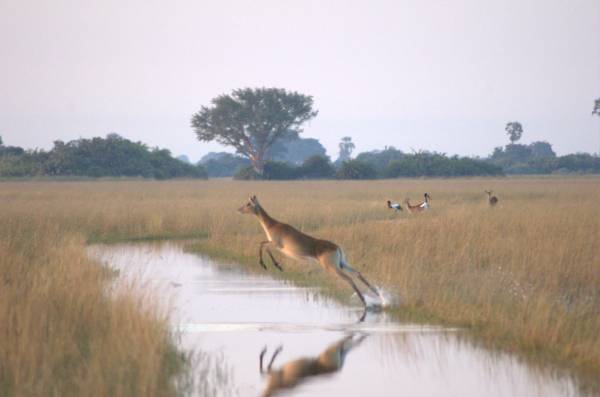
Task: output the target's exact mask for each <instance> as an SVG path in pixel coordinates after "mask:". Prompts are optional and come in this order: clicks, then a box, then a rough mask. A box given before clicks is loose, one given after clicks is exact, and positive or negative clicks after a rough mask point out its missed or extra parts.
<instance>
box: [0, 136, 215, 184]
mask: <svg viewBox="0 0 600 397" xmlns="http://www.w3.org/2000/svg"><path fill="white" fill-rule="evenodd" d="M14 153H15V151H14V150H13V151H12V152H10V153H6V151H4V150H3V151H0V176H4V177H25V176H86V177H107V176H108V177H121V176H129V177H144V178H156V179H169V178H180V177H187V178H206V177H207V175H206V171H205V170H204V168H202V167H201V166H194V165H191V164H187V163H185V162H183V161H180V160H177V159H175V158H173V157H172V156H171V153H170V152H169V151H168V150H166V149H158V148H156V149H152V150H150V149H148V147H147V146H146V145H144V144H142V143H140V142H132V141H129V140H127V139H125V138H122V137H120V136H118V135H116V134H110V135H108V136H107V137H106V138H92V139H78V140H74V141H70V142H67V143H64V142H62V141H56V142H54V147H53V148H52V150H50V151H48V152H45V151H22V152H21V154H14Z"/></svg>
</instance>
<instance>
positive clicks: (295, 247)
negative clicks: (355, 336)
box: [238, 196, 383, 318]
mask: <svg viewBox="0 0 600 397" xmlns="http://www.w3.org/2000/svg"><path fill="white" fill-rule="evenodd" d="M238 211H239V212H240V213H242V214H254V215H256V216H257V217H258V220H259V222H260V224H261V226H262V228H263V230H264V232H265V234H266V235H267V241H263V242H262V243H261V245H260V248H259V264H260V265H261V266H262V267H263V268H264V269H266V268H267V267H266V265H265V264H264V261H263V256H262V250H263V248H265V247H266V250H267V253H268V254H269V256H270V257H271V260H272V261H273V264H274V265H275V266H276V267H277V268H278V269H279V270H281V271H283V269H282V268H281V266H280V265H279V263H277V261H276V260H275V258H274V257H273V255H272V254H271V251H269V246H271V247H274V248H277V249H278V250H279V251H281V252H282V253H283V254H284V255H286V256H287V257H290V258H293V259H297V260H315V261H317V262H318V263H319V264H320V265H321V267H322V268H323V269H325V270H326V271H327V272H328V273H330V274H336V275H338V276H339V277H341V278H342V279H344V281H346V282H347V283H348V284H350V286H351V287H352V289H353V290H354V291H355V292H356V294H357V295H358V297H359V299H360V300H361V302H362V303H363V305H364V306H365V307H366V306H367V302H366V300H365V298H364V296H363V294H362V292H361V291H360V290H359V289H358V287H357V286H356V283H355V282H354V280H353V279H352V278H351V277H350V276H349V275H348V274H346V272H349V273H351V274H354V275H355V276H356V277H358V279H359V280H360V281H362V282H363V283H364V284H365V285H366V286H367V287H368V288H369V289H370V290H371V291H372V292H373V293H375V294H376V295H379V296H380V298H381V295H380V294H379V292H378V291H377V290H376V289H375V288H374V287H373V286H372V285H371V284H370V283H369V282H368V281H367V280H366V279H365V278H364V277H363V275H362V274H361V273H360V272H358V271H357V270H355V269H353V268H352V267H350V265H349V264H348V263H347V262H346V259H345V257H344V253H343V251H342V249H341V248H340V247H339V246H338V245H337V244H334V243H332V242H331V241H327V240H321V239H318V238H314V237H312V236H309V235H308V234H305V233H302V232H301V231H300V230H298V229H296V228H294V227H293V226H290V225H288V224H286V223H282V222H279V221H277V220H275V219H274V218H272V217H271V216H270V215H269V214H267V212H266V211H265V210H264V209H263V208H262V206H261V205H260V204H259V202H258V199H257V198H256V196H253V197H250V199H249V200H248V202H247V203H246V204H245V205H244V206H242V207H240V208H239V209H238ZM382 301H383V299H382ZM363 318H364V315H363Z"/></svg>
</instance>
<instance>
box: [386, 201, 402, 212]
mask: <svg viewBox="0 0 600 397" xmlns="http://www.w3.org/2000/svg"><path fill="white" fill-rule="evenodd" d="M387 205H388V208H391V209H393V210H394V211H395V212H398V211H402V206H401V205H400V204H399V203H392V202H391V201H390V200H388V201H387Z"/></svg>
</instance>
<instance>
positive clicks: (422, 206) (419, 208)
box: [404, 193, 431, 213]
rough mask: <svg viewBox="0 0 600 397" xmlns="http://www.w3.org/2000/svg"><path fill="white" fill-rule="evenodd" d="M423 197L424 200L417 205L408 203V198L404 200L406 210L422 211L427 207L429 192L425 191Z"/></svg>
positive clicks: (412, 211) (429, 197)
mask: <svg viewBox="0 0 600 397" xmlns="http://www.w3.org/2000/svg"><path fill="white" fill-rule="evenodd" d="M423 197H424V198H425V200H424V201H423V202H422V203H420V204H417V205H410V199H406V201H404V202H405V203H406V206H407V207H408V210H409V211H410V212H411V213H418V212H423V211H427V210H428V209H429V200H430V199H431V196H429V193H425V194H424V195H423Z"/></svg>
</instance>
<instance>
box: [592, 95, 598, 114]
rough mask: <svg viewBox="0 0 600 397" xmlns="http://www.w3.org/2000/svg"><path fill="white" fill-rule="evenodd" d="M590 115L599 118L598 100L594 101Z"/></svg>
mask: <svg viewBox="0 0 600 397" xmlns="http://www.w3.org/2000/svg"><path fill="white" fill-rule="evenodd" d="M592 114H595V115H596V116H599V117H600V98H598V99H596V100H595V101H594V110H592Z"/></svg>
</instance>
